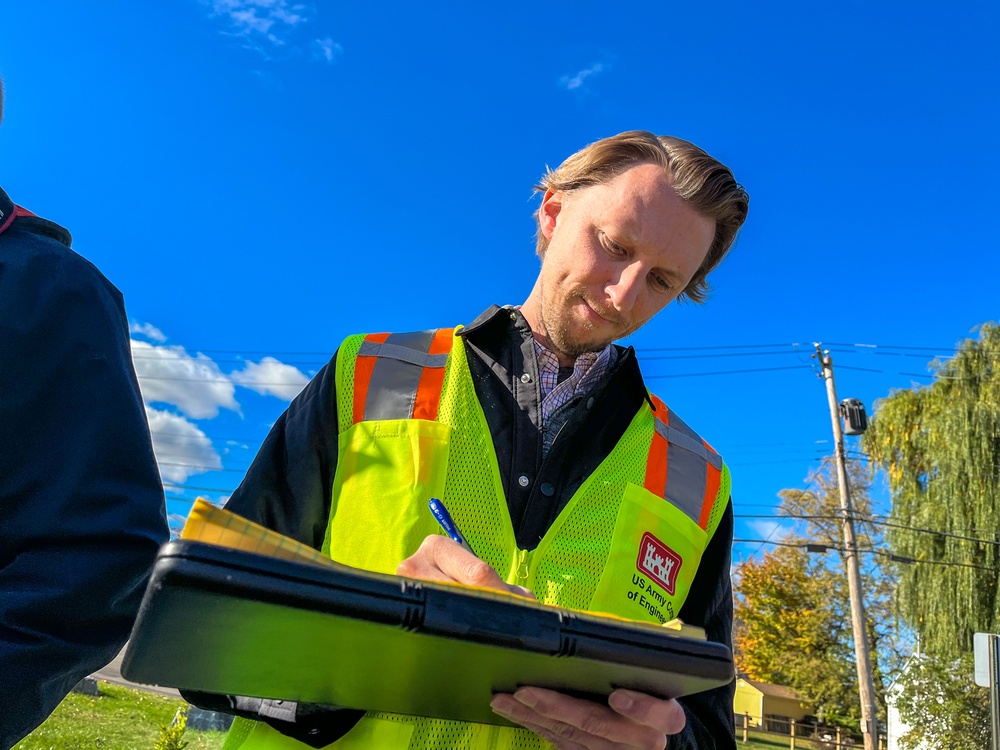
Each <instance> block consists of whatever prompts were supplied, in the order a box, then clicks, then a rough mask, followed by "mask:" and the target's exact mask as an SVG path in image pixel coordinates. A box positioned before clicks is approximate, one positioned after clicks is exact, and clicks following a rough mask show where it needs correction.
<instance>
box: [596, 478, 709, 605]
mask: <svg viewBox="0 0 1000 750" xmlns="http://www.w3.org/2000/svg"><path fill="white" fill-rule="evenodd" d="M707 544H708V535H707V534H706V533H705V532H704V531H703V530H702V529H700V528H699V527H698V525H697V524H696V523H695V522H693V521H692V520H691V519H690V518H688V517H687V515H685V514H684V513H683V512H682V511H680V510H679V509H677V508H676V507H674V506H673V505H672V504H671V503H669V502H668V501H666V500H664V499H663V498H662V497H658V496H656V495H654V494H653V493H652V492H650V491H649V490H647V489H645V488H643V487H639V486H638V485H635V484H628V485H627V486H626V488H625V493H624V495H623V497H622V502H621V505H620V507H619V509H618V516H617V517H616V519H615V529H614V533H613V535H612V539H611V550H610V553H609V555H608V561H607V564H606V565H605V567H604V572H603V573H602V574H601V580H600V582H599V583H598V584H597V589H596V591H595V593H594V598H593V600H592V602H591V605H590V607H589V609H590V610H591V611H595V612H608V613H611V614H614V615H618V616H619V617H627V618H629V619H631V620H638V621H640V622H652V623H664V622H668V621H670V620H673V619H674V618H675V617H677V613H678V612H679V611H680V608H681V605H682V604H683V603H684V600H685V599H686V598H687V594H688V591H689V590H690V588H691V582H692V581H693V580H694V574H695V572H696V571H697V570H698V565H699V564H700V563H701V556H702V554H703V553H704V551H705V547H706V546H707Z"/></svg>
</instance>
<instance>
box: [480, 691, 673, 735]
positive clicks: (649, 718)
mask: <svg viewBox="0 0 1000 750" xmlns="http://www.w3.org/2000/svg"><path fill="white" fill-rule="evenodd" d="M612 695H613V696H614V698H613V700H612V702H613V704H614V706H615V707H614V710H612V708H611V707H609V706H605V705H601V704H599V703H595V702H592V701H587V700H581V699H578V698H572V697H570V696H567V695H562V694H561V693H557V692H554V691H552V690H544V689H542V688H520V689H518V690H517V691H516V692H515V693H514V694H513V695H506V694H500V695H496V696H494V699H493V701H492V703H491V704H490V705H491V707H492V708H493V710H494V711H496V712H497V713H498V714H500V715H501V716H503V717H504V718H506V719H508V720H510V721H513V722H515V723H517V724H520V725H521V726H524V727H526V728H528V729H530V730H532V731H533V732H535V733H537V734H539V735H540V736H542V737H543V738H544V739H546V740H548V741H549V742H551V743H552V744H554V745H555V746H556V747H558V748H561V749H562V750H576V748H588V749H589V750H603V749H604V748H621V747H634V748H639V749H641V750H663V748H665V747H666V741H667V740H666V735H667V734H674V733H676V732H679V731H680V730H681V729H683V728H684V710H683V709H682V708H681V707H680V704H678V703H677V702H676V701H670V700H661V699H659V698H653V697H652V696H649V695H644V694H642V693H636V692H633V691H628V690H616V691H615V692H614V693H612ZM647 722H651V723H647Z"/></svg>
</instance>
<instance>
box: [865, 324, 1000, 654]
mask: <svg viewBox="0 0 1000 750" xmlns="http://www.w3.org/2000/svg"><path fill="white" fill-rule="evenodd" d="M998 362H1000V326H997V325H996V324H986V325H984V326H983V327H982V328H981V330H980V335H979V339H978V340H973V339H968V340H966V341H964V342H962V344H961V345H960V347H959V349H958V351H957V353H956V355H955V357H954V358H952V359H950V360H946V361H935V362H933V363H932V365H931V367H932V370H933V373H934V377H935V379H934V382H933V383H932V384H930V385H928V386H923V387H916V388H913V389H909V390H900V391H895V392H893V393H892V394H890V395H889V396H888V397H887V398H885V399H881V400H879V401H878V402H877V403H876V407H875V414H874V417H873V418H872V420H871V425H870V427H869V429H868V431H867V433H866V434H865V436H864V446H865V449H866V450H867V452H868V454H869V455H870V456H871V458H872V459H873V460H874V462H875V464H876V465H877V466H878V467H879V468H881V469H884V470H885V472H886V474H887V476H888V481H889V490H890V493H891V495H892V513H891V522H892V523H893V524H895V525H894V526H892V527H890V530H889V531H890V533H889V534H888V542H889V545H890V547H891V549H892V551H893V553H894V554H895V555H897V556H899V557H902V558H909V559H912V560H915V561H916V562H915V563H913V564H910V565H906V566H903V567H902V569H901V571H900V580H899V587H898V589H897V596H896V602H897V605H898V611H899V613H900V615H901V617H902V618H903V619H904V620H905V621H906V623H907V625H909V626H910V627H912V628H913V629H914V630H915V631H916V632H917V633H918V634H919V636H920V642H921V644H922V647H923V649H924V650H925V651H927V652H928V653H933V654H937V655H940V656H941V657H944V658H951V659H954V658H957V657H958V656H960V655H961V654H963V653H966V652H968V651H970V650H971V649H972V635H973V634H974V633H975V632H977V631H989V632H994V633H995V632H997V630H998V628H1000V615H998V605H1000V600H998V596H997V588H998V582H1000V580H998V579H1000V546H998V536H997V531H998V529H1000V367H998ZM933 532H936V533H933Z"/></svg>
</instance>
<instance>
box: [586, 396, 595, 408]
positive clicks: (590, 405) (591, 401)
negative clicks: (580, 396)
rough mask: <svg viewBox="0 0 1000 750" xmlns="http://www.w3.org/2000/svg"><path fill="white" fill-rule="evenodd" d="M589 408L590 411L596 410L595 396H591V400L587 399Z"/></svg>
mask: <svg viewBox="0 0 1000 750" xmlns="http://www.w3.org/2000/svg"><path fill="white" fill-rule="evenodd" d="M587 408H588V409H593V408H594V397H593V396H591V397H590V398H588V399H587Z"/></svg>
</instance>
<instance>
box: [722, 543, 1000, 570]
mask: <svg viewBox="0 0 1000 750" xmlns="http://www.w3.org/2000/svg"><path fill="white" fill-rule="evenodd" d="M733 544H760V545H761V546H763V545H765V544H771V545H776V546H779V547H798V548H799V549H807V550H810V551H813V552H821V551H822V552H846V551H847V550H846V549H844V548H843V547H838V546H836V545H831V544H825V543H822V544H817V543H809V542H803V543H795V542H781V541H774V540H771V539H733ZM818 547H822V548H823V549H822V550H819V549H817V548H818ZM759 549H760V547H758V548H757V550H759ZM859 549H861V550H862V551H864V552H869V553H871V554H873V555H877V556H879V557H885V558H888V559H890V560H892V561H893V562H897V563H902V564H906V565H908V564H917V565H939V566H944V567H955V568H975V569H978V570H987V571H990V572H991V573H1000V568H995V567H993V568H991V567H989V566H986V565H976V564H975V563H968V562H958V561H949V560H921V559H919V558H910V557H901V556H899V555H894V554H893V553H891V552H885V551H884V550H879V549H876V548H874V547H867V548H859ZM757 550H755V551H754V553H753V554H757ZM751 556H752V555H751Z"/></svg>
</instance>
